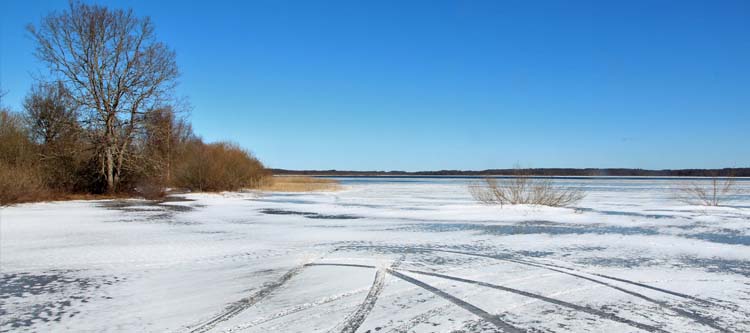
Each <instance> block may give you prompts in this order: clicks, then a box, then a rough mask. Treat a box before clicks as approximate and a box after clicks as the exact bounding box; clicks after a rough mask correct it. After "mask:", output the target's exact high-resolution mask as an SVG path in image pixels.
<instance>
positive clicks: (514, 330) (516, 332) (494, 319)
mask: <svg viewBox="0 0 750 333" xmlns="http://www.w3.org/2000/svg"><path fill="white" fill-rule="evenodd" d="M388 273H390V274H391V275H393V276H395V277H397V278H399V279H401V280H404V281H406V282H409V283H411V284H413V285H416V286H418V287H421V288H422V289H425V290H427V291H429V292H431V293H433V294H435V295H437V296H440V297H442V298H443V299H445V300H447V301H449V302H451V303H453V304H455V305H457V306H458V307H460V308H463V309H464V310H466V311H469V312H471V313H473V314H475V315H476V316H478V317H480V318H482V319H484V320H486V321H488V322H490V323H492V324H493V325H495V327H497V328H499V329H501V330H502V331H503V332H511V333H521V332H526V331H525V330H523V329H520V328H518V327H515V326H513V325H511V324H508V323H506V322H504V321H502V320H501V319H500V318H499V317H498V316H495V315H492V314H490V313H488V312H487V311H484V310H482V309H480V308H478V307H476V306H474V305H472V304H470V303H468V302H465V301H463V300H461V299H459V298H457V297H455V296H453V295H451V294H448V293H446V292H444V291H442V290H440V289H437V288H435V287H433V286H431V285H429V284H427V283H424V282H422V281H420V280H417V279H415V278H413V277H410V276H408V275H405V274H403V273H400V272H397V271H394V270H392V269H388Z"/></svg>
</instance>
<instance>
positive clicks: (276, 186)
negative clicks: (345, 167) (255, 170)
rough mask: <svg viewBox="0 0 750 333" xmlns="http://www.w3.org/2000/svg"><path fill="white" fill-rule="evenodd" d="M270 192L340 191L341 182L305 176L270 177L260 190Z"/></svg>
mask: <svg viewBox="0 0 750 333" xmlns="http://www.w3.org/2000/svg"><path fill="white" fill-rule="evenodd" d="M259 189H260V190H261V191H269V192H316V191H338V190H340V189H341V185H339V182H338V181H336V180H334V179H327V178H315V177H305V176H274V177H268V178H267V180H266V182H265V184H263V185H261V186H260V188H259Z"/></svg>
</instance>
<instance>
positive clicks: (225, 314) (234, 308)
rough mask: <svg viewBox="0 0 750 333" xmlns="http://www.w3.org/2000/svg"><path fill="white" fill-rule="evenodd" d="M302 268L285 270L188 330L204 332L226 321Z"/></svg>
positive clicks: (258, 300) (196, 332) (193, 332)
mask: <svg viewBox="0 0 750 333" xmlns="http://www.w3.org/2000/svg"><path fill="white" fill-rule="evenodd" d="M303 268H305V265H302V266H297V267H295V268H292V269H291V270H289V271H288V272H286V273H285V274H284V275H282V276H281V277H280V278H278V279H277V280H276V281H273V282H271V283H268V284H266V285H265V286H264V287H263V288H261V289H260V290H258V291H257V292H255V293H254V294H252V295H250V296H248V297H245V298H243V299H241V300H239V301H237V302H235V303H233V304H232V305H230V306H228V307H227V308H226V309H225V310H224V311H222V312H221V313H219V314H218V315H216V316H214V317H213V318H211V319H209V320H208V321H206V322H204V323H202V324H199V325H198V326H196V327H194V328H192V329H191V330H190V333H199V332H206V331H208V330H210V329H212V328H214V327H215V326H216V325H217V324H219V323H220V322H222V321H226V320H228V319H230V318H232V317H234V316H236V315H237V314H239V313H240V312H242V311H244V310H246V309H247V308H249V307H251V306H253V305H255V304H257V303H258V302H260V301H261V300H263V299H264V298H266V296H268V295H270V294H271V293H272V292H273V291H274V290H276V289H278V288H279V287H281V286H282V285H284V284H285V283H286V282H287V281H289V280H290V279H291V278H293V277H294V276H295V275H297V274H299V273H300V272H301V271H302V269H303Z"/></svg>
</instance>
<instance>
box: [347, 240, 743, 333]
mask: <svg viewBox="0 0 750 333" xmlns="http://www.w3.org/2000/svg"><path fill="white" fill-rule="evenodd" d="M351 248H386V249H401V250H404V249H408V250H419V251H429V252H444V253H455V254H462V255H467V256H475V257H482V258H490V259H495V260H501V261H507V262H512V263H517V264H521V265H527V266H531V267H537V268H541V269H547V270H551V271H554V272H558V273H562V274H566V275H570V276H573V277H576V278H580V279H584V280H587V281H590V282H593V283H596V284H600V285H603V286H606V287H608V288H612V289H615V290H618V291H620V292H623V293H626V294H628V295H631V296H634V297H637V298H640V299H642V300H645V301H647V302H650V303H653V304H656V305H658V306H660V307H663V308H665V309H669V310H671V311H672V312H674V313H677V314H678V315H680V316H682V317H684V318H687V319H690V320H693V321H695V322H697V323H699V324H701V325H705V326H708V327H711V328H713V329H715V330H717V331H719V332H731V331H730V330H728V329H726V328H724V327H721V326H719V325H717V324H716V320H715V319H713V318H709V317H705V316H703V315H701V314H698V313H696V312H692V311H686V310H683V309H680V308H678V307H675V306H673V305H670V304H669V303H667V302H664V301H660V300H657V299H654V298H651V297H648V296H646V295H643V294H640V293H637V292H635V291H631V290H628V289H625V288H622V287H619V286H616V285H613V284H611V283H608V282H605V281H601V280H597V279H595V278H591V277H587V276H584V275H581V274H578V273H585V274H591V275H594V276H598V277H601V278H606V279H610V278H611V277H609V276H607V275H603V274H602V275H596V274H592V273H586V272H583V271H579V270H576V269H572V268H558V267H560V266H556V265H549V264H543V263H537V262H533V261H528V260H520V259H512V258H508V257H501V256H497V255H490V254H482V253H473V252H465V251H456V250H445V249H432V248H421V247H398V246H395V247H394V246H375V245H372V246H371V245H363V246H352V247H351ZM562 269H565V270H562ZM614 281H618V282H623V283H628V284H632V285H636V286H647V285H646V284H643V283H640V282H635V281H631V280H626V279H620V278H617V279H615V280H614ZM650 287H651V288H649V289H652V290H655V291H660V292H666V293H667V294H670V295H675V296H680V297H684V296H687V297H688V298H687V299H690V300H697V301H699V302H702V303H706V304H712V305H717V306H720V305H718V304H714V303H713V302H710V301H707V300H703V299H700V298H696V297H693V296H689V295H685V294H682V293H678V292H675V291H670V290H666V289H662V288H658V287H652V286H650Z"/></svg>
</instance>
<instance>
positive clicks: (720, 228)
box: [0, 178, 750, 332]
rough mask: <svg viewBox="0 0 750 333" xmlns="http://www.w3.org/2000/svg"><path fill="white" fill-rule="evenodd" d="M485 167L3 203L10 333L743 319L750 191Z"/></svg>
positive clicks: (565, 325) (576, 325)
mask: <svg viewBox="0 0 750 333" xmlns="http://www.w3.org/2000/svg"><path fill="white" fill-rule="evenodd" d="M474 181H476V180H472V179H453V178H438V179H434V178H430V179H424V178H346V179H342V182H343V184H344V190H342V191H337V192H321V193H257V192H245V193H221V194H202V193H195V194H184V195H176V196H173V197H171V198H170V199H169V200H167V201H165V202H160V203H156V202H149V201H144V200H113V201H108V200H104V201H69V202H50V203H36V204H24V205H17V206H12V207H5V208H2V210H1V211H0V283H1V284H0V331H2V332H5V331H50V332H51V331H54V332H60V331H75V332H102V331H129V332H205V331H216V332H318V331H326V332H354V331H357V332H453V331H458V332H498V331H507V332H523V331H541V332H568V331H576V332H603V331H607V332H637V331H653V332H716V331H720V332H749V331H750V195H748V194H750V192H746V193H747V194H746V195H739V196H736V197H734V198H733V200H731V201H728V202H726V204H725V206H723V207H702V206H693V205H687V204H684V203H681V202H679V201H676V200H675V199H673V195H672V193H673V190H672V189H673V188H674V187H675V186H676V185H677V182H678V181H677V180H664V179H584V180H581V179H575V180H564V179H563V180H556V182H557V183H559V184H565V185H568V186H578V187H581V188H583V189H585V190H586V192H587V197H586V198H585V199H584V200H583V201H582V202H581V203H579V204H577V205H576V206H575V207H571V208H550V207H538V206H504V207H499V206H487V205H482V204H479V203H477V202H475V201H473V200H472V198H471V196H470V195H469V192H468V190H467V185H468V184H469V183H471V182H474ZM738 184H739V186H740V187H743V188H745V189H750V181H740V182H738Z"/></svg>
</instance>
